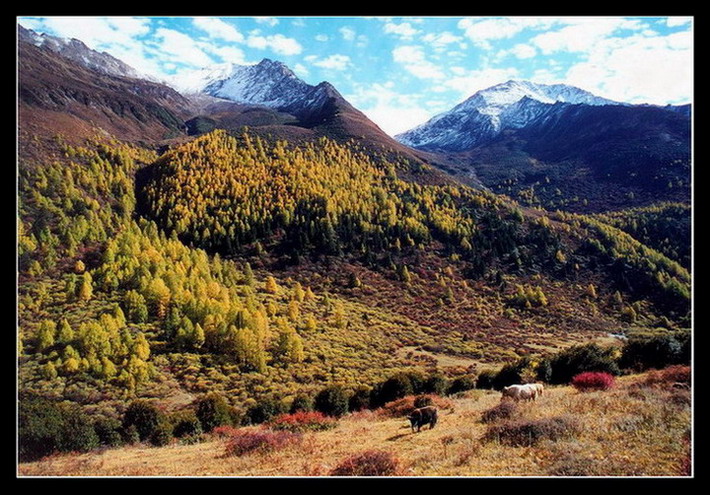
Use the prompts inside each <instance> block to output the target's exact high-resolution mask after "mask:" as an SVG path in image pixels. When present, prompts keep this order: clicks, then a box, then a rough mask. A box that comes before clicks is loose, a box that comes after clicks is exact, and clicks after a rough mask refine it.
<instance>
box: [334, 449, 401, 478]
mask: <svg viewBox="0 0 710 495" xmlns="http://www.w3.org/2000/svg"><path fill="white" fill-rule="evenodd" d="M398 473H399V461H398V460H397V458H396V457H395V456H394V455H392V454H391V453H390V452H383V451H378V450H368V451H366V452H362V453H361V454H356V455H353V456H350V457H348V458H347V459H345V460H343V461H342V462H341V463H340V464H338V466H336V467H335V468H334V469H333V470H332V471H331V472H330V475H331V476H396V475H397V474H398Z"/></svg>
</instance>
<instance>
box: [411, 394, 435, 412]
mask: <svg viewBox="0 0 710 495" xmlns="http://www.w3.org/2000/svg"><path fill="white" fill-rule="evenodd" d="M433 405H434V400H433V399H432V398H431V396H429V395H418V396H417V397H415V398H414V407H415V408H417V409H419V408H420V407H425V406H433Z"/></svg>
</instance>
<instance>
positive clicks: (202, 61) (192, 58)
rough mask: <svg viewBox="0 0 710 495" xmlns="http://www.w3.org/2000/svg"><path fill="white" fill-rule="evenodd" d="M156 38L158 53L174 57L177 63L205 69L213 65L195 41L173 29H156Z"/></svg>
mask: <svg viewBox="0 0 710 495" xmlns="http://www.w3.org/2000/svg"><path fill="white" fill-rule="evenodd" d="M156 38H158V39H159V40H160V45H159V48H158V49H159V51H160V52H162V53H163V54H165V55H169V56H171V57H175V58H176V60H177V61H179V62H182V63H185V64H188V65H192V66H194V67H205V66H207V65H211V64H213V63H214V60H213V59H212V58H211V57H210V56H209V55H207V54H206V53H205V52H204V51H203V50H202V49H201V48H200V47H199V46H198V44H197V42H196V41H195V40H193V39H192V38H190V37H189V36H188V35H186V34H184V33H181V32H179V31H175V30H173V29H166V28H158V30H157V31H156Z"/></svg>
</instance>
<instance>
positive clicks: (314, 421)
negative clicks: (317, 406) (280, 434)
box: [269, 411, 338, 432]
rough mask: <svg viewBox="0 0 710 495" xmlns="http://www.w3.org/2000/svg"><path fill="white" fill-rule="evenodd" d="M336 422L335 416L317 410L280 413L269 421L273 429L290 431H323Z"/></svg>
mask: <svg viewBox="0 0 710 495" xmlns="http://www.w3.org/2000/svg"><path fill="white" fill-rule="evenodd" d="M337 424H338V422H337V421H336V420H335V418H332V417H329V416H326V415H324V414H323V413H320V412H317V411H308V412H306V411H300V412H297V413H294V414H281V415H279V416H276V417H275V418H274V419H272V420H271V421H270V422H269V427H270V428H271V429H273V430H283V431H291V432H306V431H324V430H330V429H331V428H335V427H336V426H337Z"/></svg>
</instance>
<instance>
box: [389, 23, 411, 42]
mask: <svg viewBox="0 0 710 495" xmlns="http://www.w3.org/2000/svg"><path fill="white" fill-rule="evenodd" d="M384 31H385V34H396V35H397V36H399V37H400V38H401V39H403V40H410V39H412V36H414V35H415V34H418V33H419V32H420V31H419V30H418V29H415V28H414V27H412V25H411V24H410V23H408V22H403V23H401V24H395V23H393V22H388V23H387V24H385V27H384Z"/></svg>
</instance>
